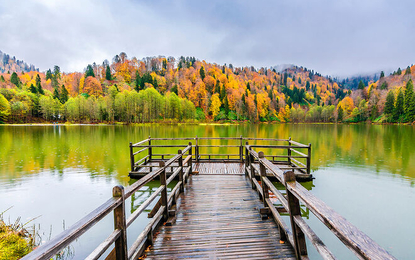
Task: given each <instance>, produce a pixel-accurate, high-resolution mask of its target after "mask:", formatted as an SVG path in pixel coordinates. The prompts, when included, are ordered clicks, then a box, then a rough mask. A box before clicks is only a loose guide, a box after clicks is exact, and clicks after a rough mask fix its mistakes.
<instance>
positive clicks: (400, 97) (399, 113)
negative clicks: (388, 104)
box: [393, 90, 404, 121]
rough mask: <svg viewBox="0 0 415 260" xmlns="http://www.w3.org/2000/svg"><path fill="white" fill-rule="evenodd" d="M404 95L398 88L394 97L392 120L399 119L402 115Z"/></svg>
mask: <svg viewBox="0 0 415 260" xmlns="http://www.w3.org/2000/svg"><path fill="white" fill-rule="evenodd" d="M403 106H404V97H403V93H402V91H401V90H399V94H398V97H397V98H396V104H395V109H394V111H393V119H394V121H400V120H401V119H402V116H403V115H404V108H403Z"/></svg>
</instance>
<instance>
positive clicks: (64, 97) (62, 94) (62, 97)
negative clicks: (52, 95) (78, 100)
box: [59, 85, 69, 104]
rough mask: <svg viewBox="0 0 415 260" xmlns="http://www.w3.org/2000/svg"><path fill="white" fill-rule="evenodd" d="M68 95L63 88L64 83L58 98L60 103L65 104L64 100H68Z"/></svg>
mask: <svg viewBox="0 0 415 260" xmlns="http://www.w3.org/2000/svg"><path fill="white" fill-rule="evenodd" d="M68 96H69V93H68V90H67V89H66V88H65V85H62V87H61V94H60V98H59V100H60V101H61V103H62V104H65V103H66V101H68Z"/></svg>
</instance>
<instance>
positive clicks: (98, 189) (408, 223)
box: [0, 124, 415, 259]
mask: <svg viewBox="0 0 415 260" xmlns="http://www.w3.org/2000/svg"><path fill="white" fill-rule="evenodd" d="M240 135H243V136H249V137H263V138H288V137H291V138H292V139H293V140H295V141H299V142H302V143H311V144H312V160H311V168H312V174H313V175H314V177H315V178H316V179H315V180H314V181H313V183H312V185H311V184H308V185H309V186H313V187H312V190H311V191H312V192H313V193H314V194H315V195H316V196H317V197H318V198H320V199H322V200H323V201H325V202H326V203H327V204H328V205H329V206H331V207H332V208H334V209H335V210H336V211H337V212H339V213H340V214H341V215H343V216H344V217H345V218H346V219H348V220H349V221H350V222H351V223H353V224H354V225H356V226H357V227H358V228H359V229H361V230H362V231H363V232H365V233H366V234H367V235H369V236H370V237H371V238H373V239H374V240H375V241H376V242H377V243H379V244H380V245H381V246H383V247H384V248H385V249H387V250H388V251H389V252H390V253H391V254H393V255H394V256H395V257H397V258H398V259H413V256H414V255H415V247H414V246H413V241H414V238H415V225H414V222H413V218H414V215H415V214H414V213H415V206H414V205H415V204H414V202H415V149H414V144H415V127H412V126H395V125H393V126H379V125H320V124H318V125H317V124H316V125H313V124H298V125H297V124H281V125H279V124H277V125H266V124H259V125H252V124H244V125H144V126H0V212H2V211H4V210H6V209H7V208H9V207H11V206H12V207H13V208H11V209H10V210H8V211H7V212H5V213H4V216H5V218H6V220H7V219H8V218H10V221H14V220H15V219H16V218H17V217H21V218H22V221H23V222H26V221H29V220H31V219H32V218H36V217H37V218H36V219H35V220H33V221H32V222H30V224H28V225H33V224H35V225H36V228H38V229H39V233H40V234H41V236H42V238H41V240H43V241H47V240H48V239H50V237H53V236H55V235H56V234H58V233H59V232H61V231H62V230H63V229H64V228H65V227H69V226H70V225H72V224H73V223H75V222H76V221H77V220H79V219H80V218H81V217H83V216H84V215H86V214H87V213H89V212H90V211H91V210H92V209H94V208H95V207H97V206H99V205H100V204H101V203H103V202H104V201H106V200H107V199H108V198H109V197H110V196H111V193H112V187H113V186H115V185H118V184H121V185H124V186H127V185H129V184H131V183H132V181H131V180H130V178H129V177H128V171H129V165H130V164H129V149H128V144H129V142H137V141H140V140H142V139H145V138H147V137H148V136H152V137H193V136H199V137H203V136H209V137H225V136H240ZM152 187H155V184H150V185H148V186H146V187H144V188H143V189H142V190H141V192H139V193H138V194H137V195H136V196H135V197H134V199H133V201H131V200H129V201H128V202H127V208H126V210H127V212H130V211H131V209H132V208H136V207H137V206H138V205H140V203H141V202H142V201H144V200H145V198H146V197H148V196H149V194H150V192H151V189H152ZM142 215H143V216H142V218H141V219H138V220H137V221H136V222H135V224H133V226H131V227H130V228H129V237H128V241H129V244H131V243H132V242H133V240H134V238H135V237H136V236H137V235H138V234H139V233H140V231H141V230H142V228H143V227H144V225H145V223H146V221H147V220H146V216H144V215H146V214H142ZM112 221H113V220H112V214H110V216H109V217H107V218H105V219H104V220H103V221H102V222H101V223H99V224H98V225H97V226H95V227H94V228H93V229H91V230H90V231H88V232H87V233H86V234H85V235H84V236H83V237H82V238H80V239H79V240H77V241H76V242H74V243H73V244H72V246H71V247H70V248H69V251H68V256H72V257H73V258H74V259H82V258H84V257H85V256H86V255H88V254H89V253H90V251H91V250H92V249H93V248H95V246H97V245H98V244H99V243H100V242H101V241H102V240H103V239H104V238H105V237H106V236H108V235H109V234H110V232H111V228H112V225H113V224H112ZM307 221H308V222H309V224H310V225H311V226H312V228H313V229H315V230H316V232H317V234H318V235H319V236H320V237H321V238H322V240H323V241H324V242H325V243H326V244H327V245H328V246H329V248H330V249H331V250H332V251H333V253H334V254H335V255H336V256H337V257H339V258H340V259H350V257H352V256H353V255H352V254H351V253H349V251H348V250H347V249H346V248H345V247H344V246H342V244H341V243H340V242H338V240H337V238H335V237H334V235H332V234H331V233H330V231H328V230H327V228H325V227H324V226H323V225H322V224H321V223H320V222H319V221H318V220H316V218H315V217H313V216H312V214H310V218H309V219H308V220H307ZM309 245H310V244H309ZM309 248H310V257H311V258H312V259H313V258H317V256H316V253H315V252H314V251H313V250H312V248H311V247H310V246H309Z"/></svg>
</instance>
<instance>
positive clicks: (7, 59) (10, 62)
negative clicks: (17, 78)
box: [0, 51, 39, 73]
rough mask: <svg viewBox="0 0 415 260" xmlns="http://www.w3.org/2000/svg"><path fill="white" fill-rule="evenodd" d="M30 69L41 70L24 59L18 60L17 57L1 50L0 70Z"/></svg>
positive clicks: (26, 70) (20, 70)
mask: <svg viewBox="0 0 415 260" xmlns="http://www.w3.org/2000/svg"><path fill="white" fill-rule="evenodd" d="M29 71H39V69H38V68H36V67H35V66H34V65H32V64H30V65H29V64H27V63H26V62H24V61H22V60H16V57H14V56H13V57H11V56H10V55H9V54H6V53H3V52H2V51H0V72H1V73H7V72H10V73H12V72H29Z"/></svg>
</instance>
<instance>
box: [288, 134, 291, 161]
mask: <svg viewBox="0 0 415 260" xmlns="http://www.w3.org/2000/svg"><path fill="white" fill-rule="evenodd" d="M290 141H291V137H288V146H291V142H290ZM288 165H289V166H291V148H289V147H288Z"/></svg>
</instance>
